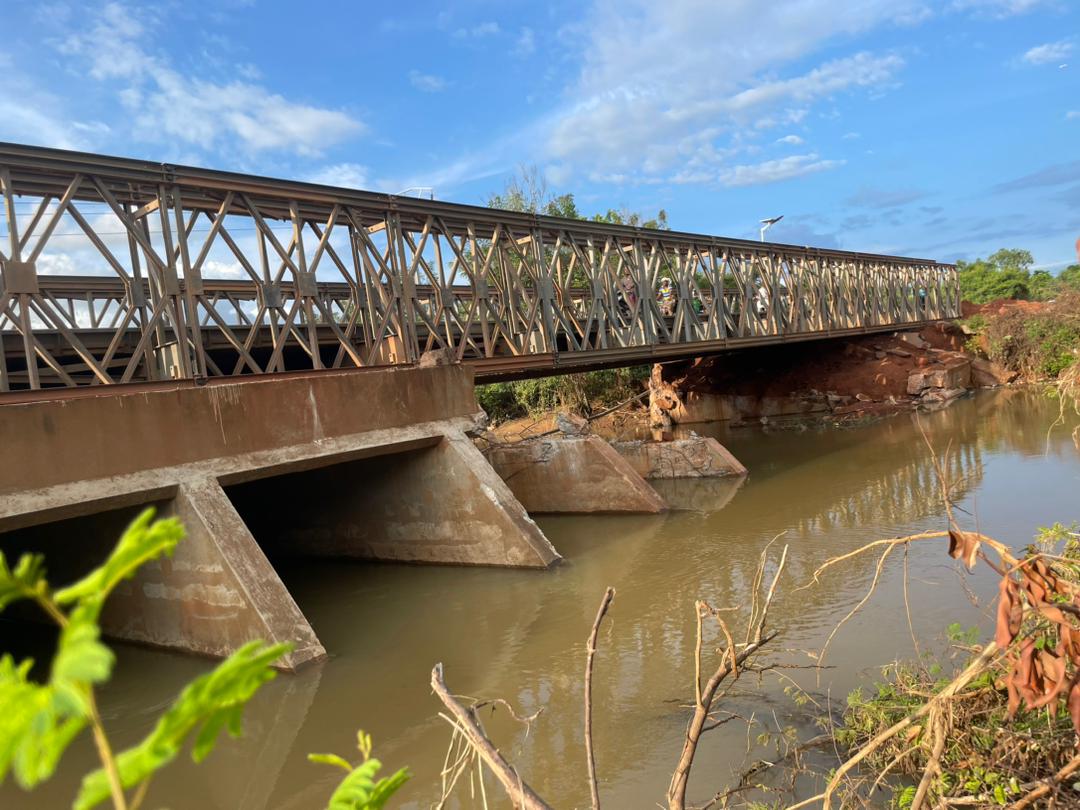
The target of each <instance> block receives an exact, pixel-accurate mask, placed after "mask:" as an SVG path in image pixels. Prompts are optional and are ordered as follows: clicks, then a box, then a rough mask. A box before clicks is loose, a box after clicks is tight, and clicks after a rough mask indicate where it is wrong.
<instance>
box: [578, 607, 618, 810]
mask: <svg viewBox="0 0 1080 810" xmlns="http://www.w3.org/2000/svg"><path fill="white" fill-rule="evenodd" d="M614 598H615V589H614V588H612V587H608V589H607V590H606V591H604V598H603V599H601V600H600V609H599V610H597V611H596V621H594V622H593V626H592V632H591V633H589V643H588V645H587V647H586V650H585V759H586V761H587V762H588V766H589V791H590V795H591V796H592V806H593V810H600V789H599V787H598V786H597V783H596V759H595V757H594V756H593V743H592V671H593V656H594V655H595V654H596V635H597V633H599V632H600V622H602V621H603V620H604V614H605V613H607V609H608V606H610V605H611V600H612V599H614Z"/></svg>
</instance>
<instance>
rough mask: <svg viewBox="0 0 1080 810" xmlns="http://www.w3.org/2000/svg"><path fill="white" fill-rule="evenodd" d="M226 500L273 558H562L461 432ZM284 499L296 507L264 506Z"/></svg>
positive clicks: (532, 563) (491, 561)
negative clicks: (274, 508)
mask: <svg viewBox="0 0 1080 810" xmlns="http://www.w3.org/2000/svg"><path fill="white" fill-rule="evenodd" d="M230 496H231V497H233V498H234V500H235V502H236V503H237V505H238V506H239V508H240V511H241V513H242V514H244V515H245V518H246V519H247V520H248V522H249V523H250V524H251V526H252V530H253V531H254V533H255V535H256V536H257V537H258V538H259V541H260V542H261V543H262V544H263V545H264V546H265V547H266V548H267V549H268V550H269V551H270V552H271V554H274V553H280V554H282V555H301V556H309V557H341V558H351V559H361V560H384V561H396V562H413V563H441V564H450V565H494V566H509V567H519V568H546V567H547V566H549V565H551V564H552V563H553V562H555V561H556V560H558V559H559V555H558V553H557V552H556V551H555V549H554V548H553V547H552V546H551V544H550V543H549V542H548V540H547V538H545V537H544V535H543V533H542V532H541V531H540V529H539V527H537V525H536V524H535V523H534V522H533V521H532V520H531V519H530V518H529V516H528V514H527V512H526V511H525V509H524V508H523V506H522V504H520V503H518V501H517V500H516V499H515V498H514V495H513V493H512V492H511V491H510V489H509V488H508V487H507V486H506V484H504V483H503V481H502V480H501V479H500V478H499V476H498V475H496V474H495V471H494V470H492V468H491V466H490V465H489V464H488V463H487V461H485V459H484V457H483V455H481V453H480V451H479V450H477V449H476V448H475V447H474V446H473V444H472V442H471V441H470V440H469V439H468V438H467V437H466V436H465V435H464V433H461V432H458V431H448V432H447V433H445V434H444V435H442V436H441V437H437V438H436V439H435V441H434V442H433V443H432V444H430V445H429V446H427V447H421V448H418V449H413V450H409V451H407V452H396V453H394V454H393V455H379V456H377V457H373V458H365V459H361V460H358V461H352V462H346V463H343V464H338V465H334V466H332V467H324V468H321V469H316V470H311V471H309V472H304V473H302V474H301V476H283V477H281V478H270V479H263V480H260V481H257V482H254V483H252V484H248V485H246V486H245V487H243V488H234V489H233V490H230ZM290 497H291V500H292V502H293V504H295V507H294V508H291V509H282V510H277V511H274V512H273V513H269V512H267V511H266V510H265V509H263V508H261V507H260V504H263V503H284V502H288V501H289V500H290ZM305 502H306V503H308V504H310V506H309V507H307V508H305V507H304V506H303V505H302V504H303V503H305Z"/></svg>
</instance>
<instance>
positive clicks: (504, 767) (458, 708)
mask: <svg viewBox="0 0 1080 810" xmlns="http://www.w3.org/2000/svg"><path fill="white" fill-rule="evenodd" d="M431 688H432V689H433V690H434V692H435V694H436V695H437V696H438V698H439V700H441V701H442V702H443V705H444V706H446V708H447V709H449V710H450V713H451V714H453V716H454V718H455V719H456V720H457V722H458V725H459V726H460V729H461V732H462V733H463V734H464V735H465V737H466V739H467V740H468V741H469V745H471V746H472V747H473V750H475V751H476V752H477V754H479V756H480V758H481V759H482V760H483V761H484V762H485V763H486V764H487V766H488V768H490V769H491V772H492V773H493V774H494V775H495V778H496V779H498V780H499V783H500V784H501V785H502V786H503V790H505V791H506V795H507V796H508V797H509V798H510V801H511V802H513V804H514V807H515V808H517V810H551V806H550V805H548V804H547V803H546V802H545V801H544V800H543V799H541V798H540V797H539V796H538V795H536V792H535V791H534V790H533V789H532V788H531V787H529V786H528V785H527V784H526V783H525V780H523V779H522V778H521V777H520V776H519V775H518V772H517V771H516V770H515V769H514V767H513V766H512V765H511V764H510V763H509V762H507V761H506V758H505V757H503V755H502V754H501V753H500V752H499V750H498V749H497V748H496V747H495V746H494V745H492V743H491V740H489V739H488V737H487V735H486V734H485V733H484V730H483V729H482V728H481V727H480V723H479V721H478V720H477V719H476V713H475V709H468V708H466V707H465V706H463V705H462V704H461V703H460V702H459V701H458V699H457V698H455V697H454V696H453V695H451V694H450V690H449V689H447V688H446V682H445V681H444V680H443V669H442V664H436V665H435V666H434V668H433V669H432V670H431Z"/></svg>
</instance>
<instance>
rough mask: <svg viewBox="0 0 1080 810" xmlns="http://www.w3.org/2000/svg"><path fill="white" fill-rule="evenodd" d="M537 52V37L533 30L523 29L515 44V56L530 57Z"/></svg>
mask: <svg viewBox="0 0 1080 810" xmlns="http://www.w3.org/2000/svg"><path fill="white" fill-rule="evenodd" d="M535 51H536V35H535V34H534V33H533V30H532V29H531V28H522V29H521V33H519V34H518V38H517V42H515V43H514V55H515V56H529V55H530V54H532V53H533V52H535Z"/></svg>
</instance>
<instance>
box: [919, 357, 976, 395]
mask: <svg viewBox="0 0 1080 810" xmlns="http://www.w3.org/2000/svg"><path fill="white" fill-rule="evenodd" d="M970 387H971V362H970V361H969V360H967V359H966V358H959V359H951V360H950V361H948V362H947V363H945V364H942V365H940V366H937V367H931V368H924V369H919V370H916V371H913V372H911V374H910V375H908V383H907V392H908V393H909V394H912V395H918V394H921V393H922V392H923V391H925V390H926V389H927V388H942V389H954V388H970Z"/></svg>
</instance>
